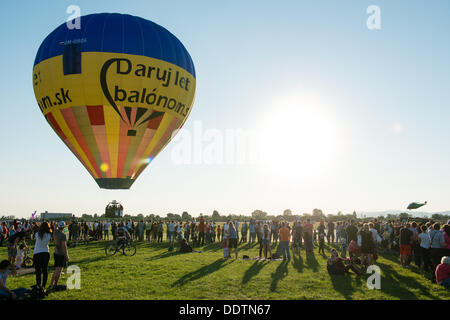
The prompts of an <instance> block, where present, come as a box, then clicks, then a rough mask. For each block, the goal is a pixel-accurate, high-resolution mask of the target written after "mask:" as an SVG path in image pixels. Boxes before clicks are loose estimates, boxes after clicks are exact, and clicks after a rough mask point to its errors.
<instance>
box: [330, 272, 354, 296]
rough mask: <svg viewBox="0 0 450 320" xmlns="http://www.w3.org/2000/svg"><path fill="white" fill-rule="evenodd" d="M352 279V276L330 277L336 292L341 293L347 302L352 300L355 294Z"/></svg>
mask: <svg viewBox="0 0 450 320" xmlns="http://www.w3.org/2000/svg"><path fill="white" fill-rule="evenodd" d="M351 277H352V276H350V275H342V276H338V275H330V279H331V283H332V284H333V288H334V290H336V291H337V292H339V293H341V294H342V295H343V296H344V298H345V299H346V300H351V299H352V294H353V293H354V292H355V289H354V288H353V285H352V278H351Z"/></svg>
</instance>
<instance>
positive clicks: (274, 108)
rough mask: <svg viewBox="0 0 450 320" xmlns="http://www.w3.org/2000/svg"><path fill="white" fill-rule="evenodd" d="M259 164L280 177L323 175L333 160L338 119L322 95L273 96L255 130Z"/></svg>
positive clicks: (335, 151)
mask: <svg viewBox="0 0 450 320" xmlns="http://www.w3.org/2000/svg"><path fill="white" fill-rule="evenodd" d="M258 138H259V139H258V144H259V161H258V162H259V167H260V169H261V170H262V171H264V172H265V173H268V174H271V175H274V176H275V177H277V178H280V179H286V178H289V179H296V180H298V179H304V180H306V179H308V180H310V179H313V180H314V179H317V178H323V177H324V176H326V174H327V173H328V172H329V170H330V169H331V168H332V167H333V163H334V162H335V161H336V157H337V153H338V151H339V144H340V139H341V138H340V132H339V130H338V123H337V120H336V117H335V116H334V115H333V113H332V111H331V110H330V109H329V108H328V107H327V104H326V103H324V101H323V99H322V98H320V97H318V96H314V95H305V94H303V95H300V94H292V95H290V96H286V95H284V96H283V98H280V99H274V101H273V102H272V103H271V104H270V107H269V108H267V110H266V112H265V113H264V115H263V116H262V119H261V121H260V125H259V130H258Z"/></svg>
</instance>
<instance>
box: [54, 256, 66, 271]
mask: <svg viewBox="0 0 450 320" xmlns="http://www.w3.org/2000/svg"><path fill="white" fill-rule="evenodd" d="M53 258H54V259H55V268H64V267H65V266H66V257H65V256H64V255H63V254H57V253H55V254H53Z"/></svg>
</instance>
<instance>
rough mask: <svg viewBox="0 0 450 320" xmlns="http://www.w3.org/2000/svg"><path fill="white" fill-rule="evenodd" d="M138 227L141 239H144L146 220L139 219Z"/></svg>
mask: <svg viewBox="0 0 450 320" xmlns="http://www.w3.org/2000/svg"><path fill="white" fill-rule="evenodd" d="M137 229H138V233H139V241H144V230H145V226H144V220H141V221H139V223H138V227H137Z"/></svg>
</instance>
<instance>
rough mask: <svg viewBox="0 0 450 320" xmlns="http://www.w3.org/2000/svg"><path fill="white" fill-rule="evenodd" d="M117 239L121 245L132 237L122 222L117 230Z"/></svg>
mask: <svg viewBox="0 0 450 320" xmlns="http://www.w3.org/2000/svg"><path fill="white" fill-rule="evenodd" d="M116 239H117V245H118V246H121V245H123V244H125V243H127V242H128V240H130V239H131V236H130V233H129V232H128V230H127V228H125V226H124V225H123V223H120V225H119V227H118V228H117V231H116Z"/></svg>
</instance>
